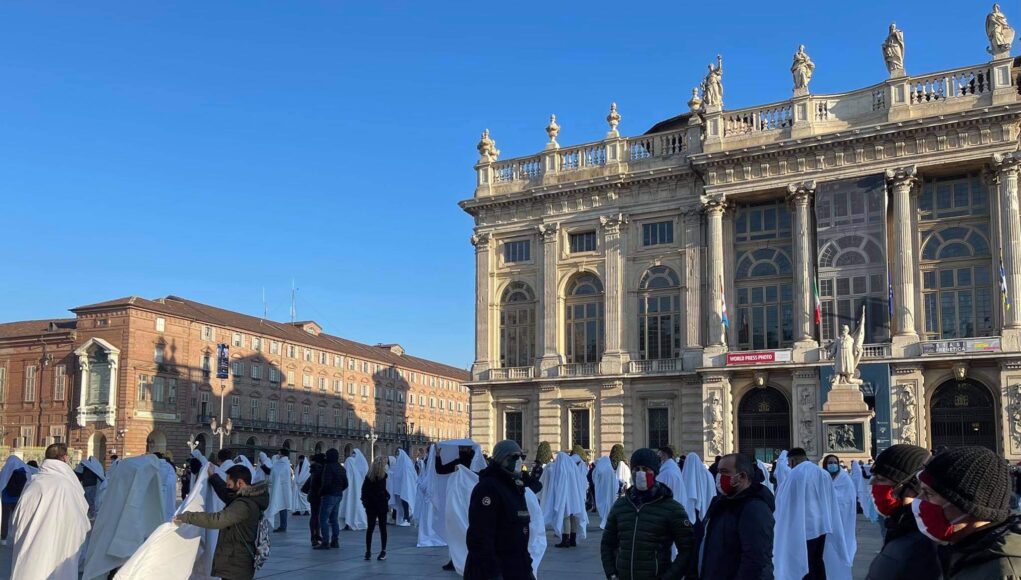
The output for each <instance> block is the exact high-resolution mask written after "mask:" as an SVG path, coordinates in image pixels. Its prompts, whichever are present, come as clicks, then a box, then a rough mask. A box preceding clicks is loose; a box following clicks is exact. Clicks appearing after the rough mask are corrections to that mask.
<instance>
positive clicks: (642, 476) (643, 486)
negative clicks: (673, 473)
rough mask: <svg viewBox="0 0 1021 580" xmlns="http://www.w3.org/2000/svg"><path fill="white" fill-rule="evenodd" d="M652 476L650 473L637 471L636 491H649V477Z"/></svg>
mask: <svg viewBox="0 0 1021 580" xmlns="http://www.w3.org/2000/svg"><path fill="white" fill-rule="evenodd" d="M649 475H651V474H650V473H649V472H648V471H636V472H635V489H637V490H638V491H649V488H650V487H651V486H650V485H649V479H651V478H650V477H649Z"/></svg>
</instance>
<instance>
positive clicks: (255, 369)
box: [252, 363, 262, 381]
mask: <svg viewBox="0 0 1021 580" xmlns="http://www.w3.org/2000/svg"><path fill="white" fill-rule="evenodd" d="M252 378H253V379H255V380H257V381H260V380H262V365H261V364H259V363H252Z"/></svg>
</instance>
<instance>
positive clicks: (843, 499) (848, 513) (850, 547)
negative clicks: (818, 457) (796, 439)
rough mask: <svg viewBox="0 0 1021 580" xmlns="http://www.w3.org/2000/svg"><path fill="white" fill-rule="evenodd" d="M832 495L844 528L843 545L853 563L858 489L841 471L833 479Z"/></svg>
mask: <svg viewBox="0 0 1021 580" xmlns="http://www.w3.org/2000/svg"><path fill="white" fill-rule="evenodd" d="M833 494H834V496H835V497H836V500H837V514H838V515H839V516H840V524H841V526H843V528H844V545H845V551H846V553H847V557H848V558H849V559H850V561H851V562H854V555H855V554H856V553H857V552H858V537H857V534H856V533H855V528H856V527H857V523H858V489H857V487H856V486H855V484H854V481H852V480H851V476H850V475H848V474H847V472H846V471H844V470H843V469H841V470H840V471H838V472H837V477H836V478H834V479H833Z"/></svg>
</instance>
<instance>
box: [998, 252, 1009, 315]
mask: <svg viewBox="0 0 1021 580" xmlns="http://www.w3.org/2000/svg"><path fill="white" fill-rule="evenodd" d="M1000 298H1001V299H1002V300H1003V311H1004V312H1006V311H1008V310H1010V297H1009V296H1007V273H1006V272H1005V271H1004V270H1003V252H1000Z"/></svg>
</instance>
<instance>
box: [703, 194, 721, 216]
mask: <svg viewBox="0 0 1021 580" xmlns="http://www.w3.org/2000/svg"><path fill="white" fill-rule="evenodd" d="M726 208H727V202H726V199H725V198H724V197H723V196H722V195H713V196H702V211H704V212H706V213H713V212H720V213H723V211H724V210H725V209H726Z"/></svg>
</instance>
